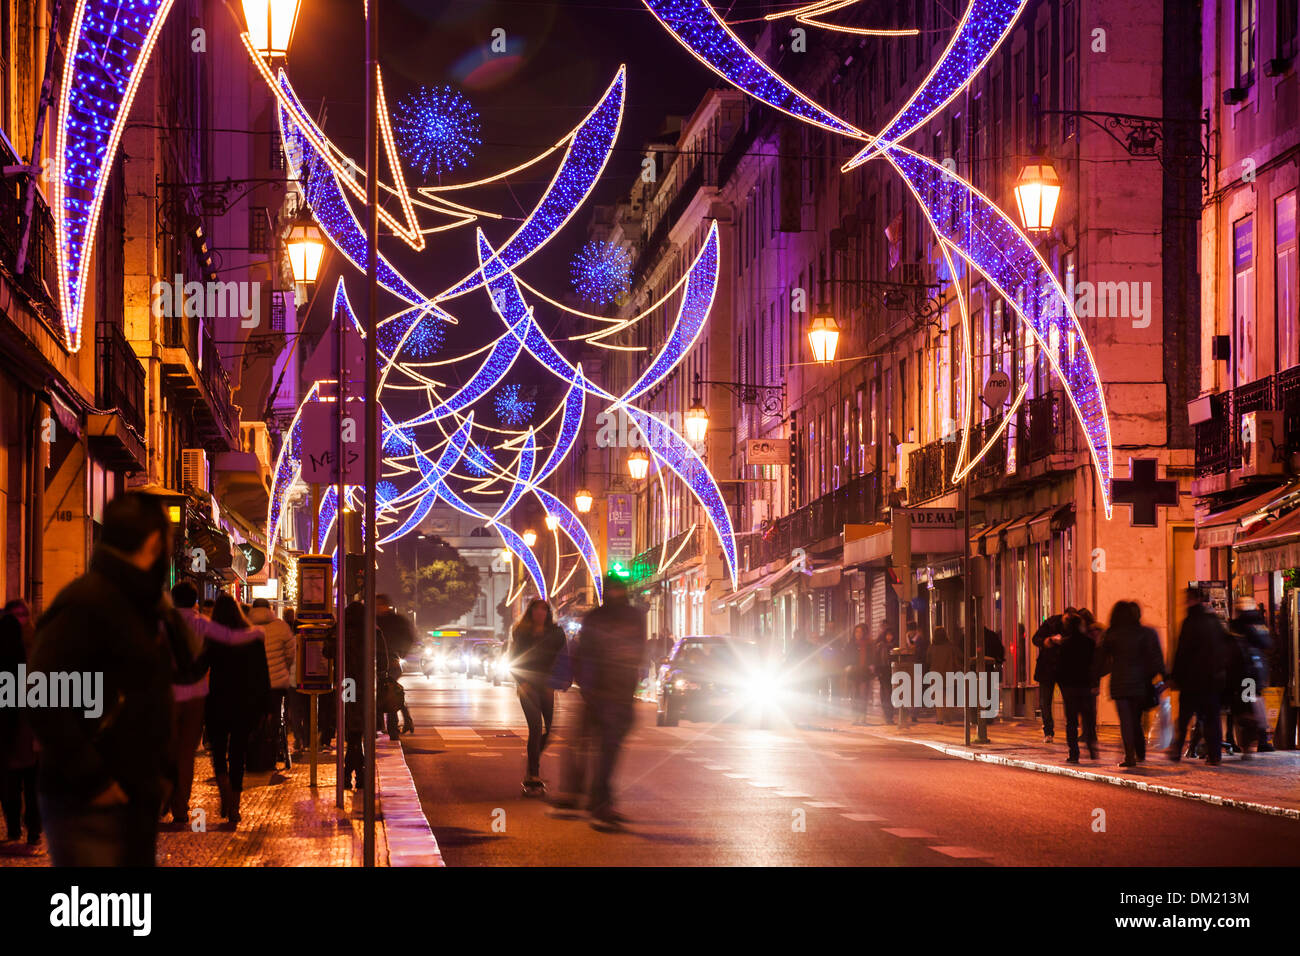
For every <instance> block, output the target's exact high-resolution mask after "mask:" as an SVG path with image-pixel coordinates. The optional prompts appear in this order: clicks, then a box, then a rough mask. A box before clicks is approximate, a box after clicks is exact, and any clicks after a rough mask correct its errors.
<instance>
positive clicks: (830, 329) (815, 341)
mask: <svg viewBox="0 0 1300 956" xmlns="http://www.w3.org/2000/svg"><path fill="white" fill-rule="evenodd" d="M839 342H840V324H839V323H838V322H836V321H835V316H833V315H832V314H831V310H830V306H828V305H819V306H818V307H817V311H816V312H815V313H814V314H813V318H812V321H811V322H809V323H808V344H809V345H810V346H812V353H813V360H814V361H816V362H817V363H818V364H819V365H829V364H830V363H832V362H834V361H835V349H836V348H837V347H838V346H839Z"/></svg>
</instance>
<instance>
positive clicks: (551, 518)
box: [546, 515, 560, 531]
mask: <svg viewBox="0 0 1300 956" xmlns="http://www.w3.org/2000/svg"><path fill="white" fill-rule="evenodd" d="M559 526H560V519H559V518H557V517H555V515H547V516H546V530H547V531H554V530H555V529H556V528H558V527H559Z"/></svg>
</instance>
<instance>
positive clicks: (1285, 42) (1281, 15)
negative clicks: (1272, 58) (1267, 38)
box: [1277, 0, 1300, 60]
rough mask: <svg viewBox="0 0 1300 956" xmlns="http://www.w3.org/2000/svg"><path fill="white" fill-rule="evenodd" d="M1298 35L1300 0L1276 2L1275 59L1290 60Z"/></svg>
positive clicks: (1293, 53)
mask: <svg viewBox="0 0 1300 956" xmlns="http://www.w3.org/2000/svg"><path fill="white" fill-rule="evenodd" d="M1297 33H1300V0H1277V58H1278V59H1279V60H1290V59H1293V58H1294V57H1295V54H1296V34H1297Z"/></svg>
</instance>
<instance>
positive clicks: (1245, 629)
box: [1226, 597, 1273, 760]
mask: <svg viewBox="0 0 1300 956" xmlns="http://www.w3.org/2000/svg"><path fill="white" fill-rule="evenodd" d="M1236 610H1237V614H1236V616H1235V617H1234V618H1233V619H1232V621H1231V623H1230V624H1229V625H1228V635H1229V636H1230V637H1231V638H1232V647H1231V648H1230V653H1231V656H1230V661H1229V665H1228V668H1227V687H1226V690H1227V692H1228V693H1229V697H1228V701H1227V703H1228V712H1229V714H1230V715H1231V719H1232V721H1233V726H1234V728H1235V730H1236V738H1237V739H1236V743H1237V749H1238V750H1240V751H1241V759H1242V760H1249V759H1250V758H1251V747H1252V746H1255V745H1259V744H1262V743H1263V742H1264V741H1265V739H1266V731H1267V726H1268V716H1267V712H1266V711H1265V710H1264V696H1263V694H1264V685H1265V684H1266V683H1267V682H1268V657H1267V655H1268V652H1269V651H1270V650H1271V649H1272V647H1273V636H1272V635H1271V634H1270V633H1269V630H1268V624H1267V622H1266V621H1265V620H1264V615H1263V613H1262V612H1261V611H1260V610H1259V607H1258V606H1257V605H1256V604H1255V601H1254V600H1253V599H1252V598H1249V597H1239V598H1238V599H1237V605H1236Z"/></svg>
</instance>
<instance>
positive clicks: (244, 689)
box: [205, 594, 271, 825]
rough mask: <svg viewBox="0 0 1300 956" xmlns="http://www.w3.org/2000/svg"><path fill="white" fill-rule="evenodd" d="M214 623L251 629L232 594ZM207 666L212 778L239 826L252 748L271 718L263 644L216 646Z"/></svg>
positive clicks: (226, 816)
mask: <svg viewBox="0 0 1300 956" xmlns="http://www.w3.org/2000/svg"><path fill="white" fill-rule="evenodd" d="M212 623H214V624H219V625H221V626H222V627H225V628H228V629H230V630H232V631H242V630H246V629H248V628H249V627H250V625H249V623H248V621H247V619H245V617H244V614H243V612H242V611H241V610H240V609H239V604H238V603H237V602H236V601H235V599H234V598H232V597H231V596H230V595H229V594H222V595H220V596H219V597H218V598H217V601H216V604H215V605H213V608H212ZM259 635H260V632H259ZM208 664H209V667H210V672H209V673H210V679H209V685H208V702H207V707H206V710H205V717H206V719H207V724H208V741H209V742H210V744H211V746H212V772H213V774H214V775H215V776H216V778H217V791H218V792H219V793H220V794H221V817H222V819H223V820H229V821H230V823H231V824H232V825H237V824H238V823H239V821H240V813H239V803H240V795H241V794H242V793H243V790H244V769H245V767H246V766H247V760H248V746H249V742H250V740H251V739H252V736H253V732H254V731H256V730H257V726H258V724H259V723H261V721H262V719H263V718H264V717H265V716H266V701H267V698H268V697H269V696H270V694H271V678H270V674H269V672H268V671H267V666H266V649H265V647H264V640H263V639H262V637H260V636H259V638H258V639H256V640H254V641H249V642H247V643H243V644H232V645H226V644H219V643H212V644H210V645H209V646H208Z"/></svg>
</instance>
